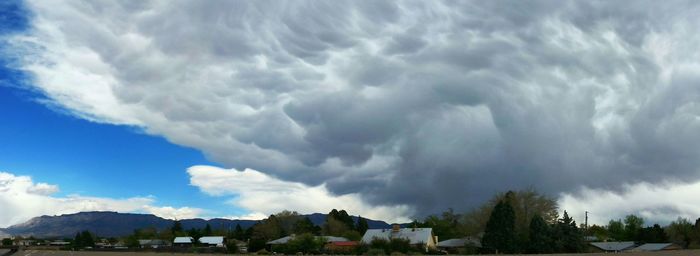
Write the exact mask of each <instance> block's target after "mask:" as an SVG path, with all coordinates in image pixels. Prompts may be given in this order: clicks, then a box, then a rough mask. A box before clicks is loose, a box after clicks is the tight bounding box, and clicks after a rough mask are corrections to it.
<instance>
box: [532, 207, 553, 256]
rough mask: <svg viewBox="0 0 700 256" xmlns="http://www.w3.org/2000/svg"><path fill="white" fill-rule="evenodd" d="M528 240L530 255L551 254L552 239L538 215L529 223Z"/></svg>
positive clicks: (547, 226)
mask: <svg viewBox="0 0 700 256" xmlns="http://www.w3.org/2000/svg"><path fill="white" fill-rule="evenodd" d="M529 238H530V241H529V243H528V245H529V252H530V253H539V254H542V253H552V237H551V234H550V230H549V225H548V224H547V222H545V221H544V219H543V218H542V217H541V216H540V215H535V216H534V217H532V220H531V221H530V230H529Z"/></svg>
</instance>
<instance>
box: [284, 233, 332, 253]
mask: <svg viewBox="0 0 700 256" xmlns="http://www.w3.org/2000/svg"><path fill="white" fill-rule="evenodd" d="M325 243H326V241H325V240H324V239H323V238H317V237H315V236H314V235H313V234H310V233H304V234H301V235H297V236H295V237H294V238H292V239H290V240H289V241H288V242H287V244H285V245H283V246H280V247H279V248H278V249H279V251H280V252H283V253H285V254H296V253H302V254H311V253H313V254H318V253H320V252H321V250H322V249H323V245H325ZM276 251H277V250H276Z"/></svg>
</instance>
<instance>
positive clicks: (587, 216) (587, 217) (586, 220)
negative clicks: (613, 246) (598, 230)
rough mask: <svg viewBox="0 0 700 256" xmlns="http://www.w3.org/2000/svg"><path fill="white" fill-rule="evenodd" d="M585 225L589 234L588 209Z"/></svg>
mask: <svg viewBox="0 0 700 256" xmlns="http://www.w3.org/2000/svg"><path fill="white" fill-rule="evenodd" d="M584 226H585V227H586V234H588V211H586V224H585V225H584Z"/></svg>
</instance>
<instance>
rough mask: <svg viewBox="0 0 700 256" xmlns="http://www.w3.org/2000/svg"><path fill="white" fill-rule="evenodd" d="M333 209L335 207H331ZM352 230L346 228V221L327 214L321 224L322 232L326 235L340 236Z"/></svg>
mask: <svg viewBox="0 0 700 256" xmlns="http://www.w3.org/2000/svg"><path fill="white" fill-rule="evenodd" d="M333 210H334V211H335V209H333ZM350 230H352V229H351V228H348V225H347V223H345V222H343V221H342V220H340V219H338V217H334V216H333V214H329V215H328V216H327V217H326V222H325V223H324V224H323V234H324V235H327V236H342V235H343V234H344V233H346V232H348V231H350Z"/></svg>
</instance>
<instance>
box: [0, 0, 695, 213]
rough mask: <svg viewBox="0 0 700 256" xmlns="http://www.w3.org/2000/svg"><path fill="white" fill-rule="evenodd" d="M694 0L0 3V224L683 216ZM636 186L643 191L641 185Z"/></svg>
mask: <svg viewBox="0 0 700 256" xmlns="http://www.w3.org/2000/svg"><path fill="white" fill-rule="evenodd" d="M699 12H700V6H699V4H698V3H697V2H696V1H687V2H686V1H668V2H664V4H663V5H659V4H658V3H657V2H655V1H639V2H635V4H633V5H631V4H629V3H627V2H621V1H604V2H598V1H571V2H569V1H458V2H455V1H446V2H440V1H428V2H426V1H325V2H324V1H284V2H280V1H247V2H246V1H60V0H51V1H43V0H29V1H3V3H2V4H0V64H1V65H0V66H1V67H0V119H1V120H0V121H1V122H0V204H1V205H3V211H0V226H7V225H11V224H15V223H18V222H21V221H24V220H26V219H28V218H30V217H33V216H36V215H41V214H58V213H69V212H75V211H81V210H115V211H122V212H144V213H154V214H156V215H159V216H164V217H169V218H188V217H213V216H216V217H244V218H257V217H260V216H265V215H268V214H271V213H275V212H278V211H280V210H282V209H291V210H297V211H299V212H302V213H312V212H328V211H329V210H330V209H331V208H343V209H347V210H349V212H350V213H351V214H361V215H363V216H367V217H371V218H379V219H385V220H387V221H405V220H408V219H410V218H413V217H422V216H425V215H426V214H433V213H439V212H441V211H443V210H445V209H447V208H449V207H451V208H454V209H456V210H460V211H462V210H469V209H471V208H473V207H476V206H478V205H479V204H480V203H483V202H484V201H485V200H487V199H488V198H490V197H491V196H492V195H493V194H494V193H496V192H502V191H504V190H508V189H524V188H535V189H537V190H538V191H540V192H542V193H546V194H548V195H551V196H552V197H555V198H558V200H559V202H560V205H561V206H562V208H563V209H566V210H568V211H569V212H571V214H572V215H573V216H574V217H576V218H579V221H581V217H582V215H583V212H584V211H590V212H592V214H591V221H592V222H594V223H603V222H607V220H609V219H610V218H619V217H620V216H624V215H625V214H629V213H635V214H639V215H641V216H643V217H645V218H647V219H649V220H651V221H658V222H662V223H663V222H668V221H669V220H672V219H675V218H676V217H678V216H682V217H688V218H692V219H695V218H697V217H700V197H697V196H693V195H698V194H700V169H699V167H700V61H699V60H700V48H698V47H697V46H698V45H700V33H698V32H700V31H698V26H697V24H700V16H698V15H697V13H699ZM651 199H653V200H651Z"/></svg>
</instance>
